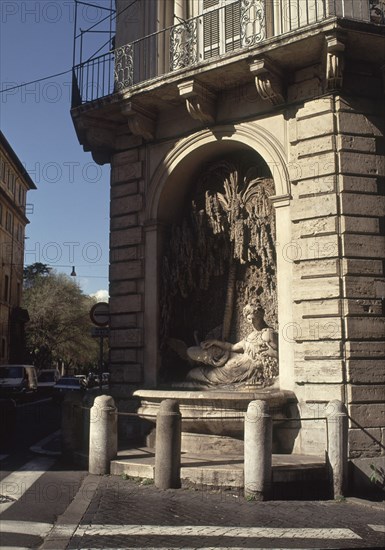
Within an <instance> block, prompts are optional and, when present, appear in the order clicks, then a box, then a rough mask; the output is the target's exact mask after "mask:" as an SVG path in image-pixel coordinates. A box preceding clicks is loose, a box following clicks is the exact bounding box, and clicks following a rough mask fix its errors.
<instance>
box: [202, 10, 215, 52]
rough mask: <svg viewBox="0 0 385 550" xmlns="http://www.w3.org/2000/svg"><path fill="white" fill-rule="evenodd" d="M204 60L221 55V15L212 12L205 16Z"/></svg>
mask: <svg viewBox="0 0 385 550" xmlns="http://www.w3.org/2000/svg"><path fill="white" fill-rule="evenodd" d="M203 48H204V58H205V59H209V58H210V57H215V56H218V55H219V13H218V11H211V12H208V13H205V14H203Z"/></svg>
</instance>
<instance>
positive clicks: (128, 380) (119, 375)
mask: <svg viewBox="0 0 385 550" xmlns="http://www.w3.org/2000/svg"><path fill="white" fill-rule="evenodd" d="M111 379H112V380H113V382H114V384H138V383H140V382H142V381H143V368H142V366H141V365H139V364H138V363H128V364H124V365H112V367H111Z"/></svg>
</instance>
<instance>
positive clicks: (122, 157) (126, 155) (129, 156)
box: [112, 149, 139, 167]
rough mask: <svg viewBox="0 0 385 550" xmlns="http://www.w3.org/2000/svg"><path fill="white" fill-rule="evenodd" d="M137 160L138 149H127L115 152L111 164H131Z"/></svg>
mask: <svg viewBox="0 0 385 550" xmlns="http://www.w3.org/2000/svg"><path fill="white" fill-rule="evenodd" d="M138 160H139V149H129V150H128V151H123V152H122V153H116V154H115V155H114V156H113V160H112V166H114V167H115V166H122V165H123V166H124V165H125V164H132V163H133V162H137V161H138Z"/></svg>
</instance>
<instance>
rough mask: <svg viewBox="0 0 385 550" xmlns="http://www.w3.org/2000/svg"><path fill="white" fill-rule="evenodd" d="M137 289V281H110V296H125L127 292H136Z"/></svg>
mask: <svg viewBox="0 0 385 550" xmlns="http://www.w3.org/2000/svg"><path fill="white" fill-rule="evenodd" d="M136 289H137V283H136V281H112V282H110V296H111V297H112V298H114V297H115V296H124V295H125V294H135V293H136Z"/></svg>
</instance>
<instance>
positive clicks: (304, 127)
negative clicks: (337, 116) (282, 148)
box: [296, 112, 334, 141]
mask: <svg viewBox="0 0 385 550" xmlns="http://www.w3.org/2000/svg"><path fill="white" fill-rule="evenodd" d="M333 133H334V116H333V113H332V112H326V113H322V114H319V115H316V116H312V117H306V118H300V119H299V120H298V119H297V135H296V138H297V139H296V141H300V140H302V139H309V138H314V137H317V136H326V135H328V134H333Z"/></svg>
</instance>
